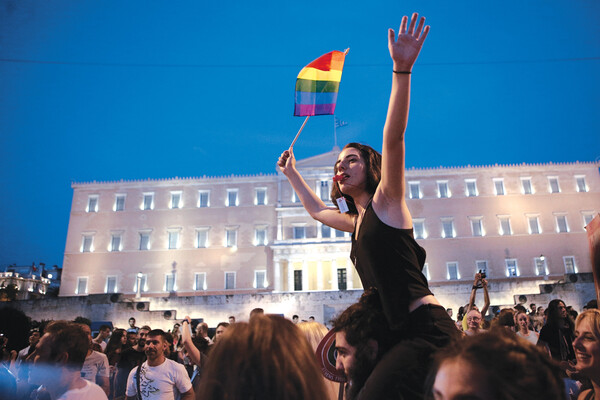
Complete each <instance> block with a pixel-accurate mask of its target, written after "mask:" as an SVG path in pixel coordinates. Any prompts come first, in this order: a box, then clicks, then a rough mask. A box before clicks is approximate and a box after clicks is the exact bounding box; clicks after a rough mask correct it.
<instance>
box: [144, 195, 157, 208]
mask: <svg viewBox="0 0 600 400" xmlns="http://www.w3.org/2000/svg"><path fill="white" fill-rule="evenodd" d="M152 209H154V193H144V200H143V201H142V210H152Z"/></svg>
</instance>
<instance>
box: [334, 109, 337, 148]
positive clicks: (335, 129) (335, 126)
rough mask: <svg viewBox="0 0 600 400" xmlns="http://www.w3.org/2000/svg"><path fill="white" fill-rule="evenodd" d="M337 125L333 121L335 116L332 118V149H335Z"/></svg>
mask: <svg viewBox="0 0 600 400" xmlns="http://www.w3.org/2000/svg"><path fill="white" fill-rule="evenodd" d="M337 147H338V145H337V123H336V121H335V115H334V116H333V148H334V149H337Z"/></svg>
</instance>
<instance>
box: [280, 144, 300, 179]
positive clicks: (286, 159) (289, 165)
mask: <svg viewBox="0 0 600 400" xmlns="http://www.w3.org/2000/svg"><path fill="white" fill-rule="evenodd" d="M277 165H278V166H279V169H280V170H281V172H283V174H284V175H285V174H286V172H288V171H289V170H290V169H295V168H296V158H295V157H294V151H293V150H292V149H289V150H286V151H284V152H283V153H281V156H280V157H279V160H278V161H277Z"/></svg>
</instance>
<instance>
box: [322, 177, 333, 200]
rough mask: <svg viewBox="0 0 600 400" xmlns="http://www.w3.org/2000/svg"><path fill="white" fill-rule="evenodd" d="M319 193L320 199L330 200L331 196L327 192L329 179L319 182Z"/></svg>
mask: <svg viewBox="0 0 600 400" xmlns="http://www.w3.org/2000/svg"><path fill="white" fill-rule="evenodd" d="M319 194H320V197H321V200H323V201H331V197H330V194H329V181H321V182H320V184H319Z"/></svg>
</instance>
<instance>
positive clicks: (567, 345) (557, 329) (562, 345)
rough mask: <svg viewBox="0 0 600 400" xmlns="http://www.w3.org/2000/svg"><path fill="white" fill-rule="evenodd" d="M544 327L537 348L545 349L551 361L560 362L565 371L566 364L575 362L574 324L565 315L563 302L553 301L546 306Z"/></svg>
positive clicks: (565, 308) (565, 310) (567, 315)
mask: <svg viewBox="0 0 600 400" xmlns="http://www.w3.org/2000/svg"><path fill="white" fill-rule="evenodd" d="M547 312H548V317H547V319H546V325H544V327H543V328H542V330H541V331H540V337H539V339H538V346H543V347H546V349H547V350H548V352H549V353H550V355H551V356H552V358H553V359H555V360H556V361H558V362H561V365H562V366H563V369H564V370H565V371H566V370H567V368H568V367H569V364H568V362H569V361H574V360H575V352H574V351H573V338H574V337H573V331H574V328H575V324H574V323H573V320H572V319H571V318H570V317H569V314H568V313H567V307H566V306H565V302H564V301H562V300H560V299H554V300H552V301H551V302H550V303H549V304H548V310H547Z"/></svg>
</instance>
